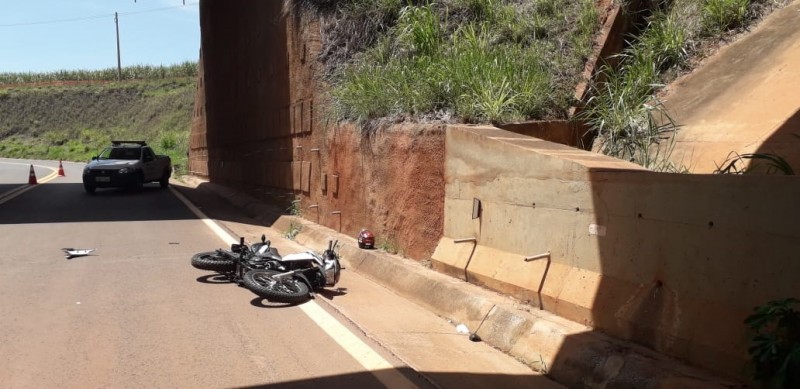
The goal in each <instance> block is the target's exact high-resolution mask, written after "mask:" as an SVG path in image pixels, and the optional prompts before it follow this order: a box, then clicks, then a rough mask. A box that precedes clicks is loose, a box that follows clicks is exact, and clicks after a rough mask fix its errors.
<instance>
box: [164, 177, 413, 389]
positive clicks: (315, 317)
mask: <svg viewBox="0 0 800 389" xmlns="http://www.w3.org/2000/svg"><path fill="white" fill-rule="evenodd" d="M170 190H172V193H174V194H175V196H176V197H178V199H179V200H181V201H182V202H183V203H184V204H186V206H187V207H188V208H189V209H190V210H191V211H192V212H193V213H194V214H195V215H197V217H199V218H200V219H201V220H202V221H203V223H205V224H206V225H207V226H209V228H211V230H213V231H214V232H215V233H216V234H217V236H219V237H220V239H222V240H223V241H224V242H225V243H226V244H231V243H238V240H236V239H235V238H234V237H232V236H231V235H230V234H229V233H228V232H227V231H225V230H224V229H222V227H220V226H219V225H218V224H217V223H216V222H215V221H213V220H211V219H209V218H208V216H206V215H205V214H204V213H203V211H201V210H200V209H198V208H197V207H195V205H194V204H192V203H191V202H190V201H189V200H188V199H187V198H186V197H184V196H183V195H182V194H181V193H180V192H178V191H177V190H176V189H174V188H172V187H170ZM300 309H301V310H302V311H303V313H305V314H306V315H307V316H308V317H309V318H310V319H311V320H312V321H313V322H314V323H316V324H317V325H318V326H319V328H321V329H322V330H323V331H325V333H326V334H328V336H330V337H331V339H333V340H334V341H336V343H338V344H339V346H341V347H342V348H343V349H344V350H345V351H347V353H348V354H350V356H352V357H353V359H355V360H356V361H357V362H358V363H359V364H361V366H363V367H364V368H365V369H367V370H368V371H369V372H370V373H372V374H373V375H374V376H375V378H377V379H378V380H379V381H380V382H381V383H383V384H384V385H386V386H387V387H389V388H417V386H416V385H415V384H414V383H413V382H411V381H410V380H409V379H408V378H406V377H405V376H404V375H402V374H401V373H400V372H399V371H397V370H396V369H395V368H394V366H392V364H391V363H389V362H388V361H386V359H384V358H383V357H382V356H381V355H380V354H378V353H377V352H376V351H375V350H373V349H372V348H371V347H369V345H367V344H366V343H365V342H364V341H363V340H361V339H360V338H359V337H358V336H356V335H355V334H353V332H351V331H350V330H348V329H347V327H345V326H344V325H343V324H342V323H340V322H339V321H338V320H336V318H335V317H333V315H331V314H330V313H328V312H327V311H325V310H324V309H322V307H320V306H319V304H317V302H316V301H313V300H311V301H309V302H307V303H304V304H302V305H300Z"/></svg>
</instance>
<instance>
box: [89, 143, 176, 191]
mask: <svg viewBox="0 0 800 389" xmlns="http://www.w3.org/2000/svg"><path fill="white" fill-rule="evenodd" d="M171 175H172V161H171V160H170V158H169V156H166V155H156V154H155V153H154V152H153V149H151V148H150V146H148V145H147V143H145V142H144V141H112V142H111V147H106V148H105V149H104V150H103V151H102V152H101V153H100V154H99V155H97V156H96V157H92V160H91V161H89V163H88V164H86V167H85V168H83V188H84V189H86V192H87V193H94V191H95V189H97V188H123V187H126V188H133V189H141V188H142V186H143V185H144V184H145V183H146V182H158V183H159V184H161V187H162V188H166V187H168V186H169V177H170V176H171Z"/></svg>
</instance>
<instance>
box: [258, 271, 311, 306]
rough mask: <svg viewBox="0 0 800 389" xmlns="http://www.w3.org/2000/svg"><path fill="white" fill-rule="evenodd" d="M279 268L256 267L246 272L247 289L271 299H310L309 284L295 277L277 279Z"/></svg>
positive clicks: (291, 302) (301, 300)
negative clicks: (275, 276)
mask: <svg viewBox="0 0 800 389" xmlns="http://www.w3.org/2000/svg"><path fill="white" fill-rule="evenodd" d="M276 274H281V272H279V271H277V270H266V269H255V270H250V271H248V272H247V273H245V274H244V277H243V278H242V282H243V283H244V286H245V287H246V288H247V289H250V291H252V292H253V293H255V294H257V295H259V296H261V297H264V298H266V299H267V300H270V301H277V302H282V303H289V304H297V303H302V302H303V301H306V300H308V295H309V293H310V290H309V289H308V285H306V284H305V283H304V282H302V281H299V280H297V279H295V278H288V279H282V280H276V279H275V278H273V276H274V275H276Z"/></svg>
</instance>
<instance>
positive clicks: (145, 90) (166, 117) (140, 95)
mask: <svg viewBox="0 0 800 389" xmlns="http://www.w3.org/2000/svg"><path fill="white" fill-rule="evenodd" d="M0 90H4V91H5V93H4V94H2V95H0V156H2V157H11V158H36V159H50V160H67V161H87V160H89V159H90V158H91V157H92V156H94V155H97V154H98V153H99V152H100V151H101V150H102V149H103V148H104V147H106V146H108V145H109V144H110V142H111V140H112V139H135V140H138V139H141V140H145V141H147V142H148V144H150V145H151V146H152V147H153V148H154V150H155V151H156V153H158V154H165V155H169V156H170V158H171V159H172V162H173V165H174V167H175V170H176V174H184V173H185V172H186V166H187V161H186V159H187V156H186V153H187V150H188V139H189V131H190V129H191V128H190V127H191V114H192V109H193V106H194V79H193V78H184V79H165V80H138V81H125V82H121V83H119V82H110V83H103V84H89V85H77V86H47V87H41V86H40V87H26V86H24V85H23V86H15V87H13V88H6V89H0Z"/></svg>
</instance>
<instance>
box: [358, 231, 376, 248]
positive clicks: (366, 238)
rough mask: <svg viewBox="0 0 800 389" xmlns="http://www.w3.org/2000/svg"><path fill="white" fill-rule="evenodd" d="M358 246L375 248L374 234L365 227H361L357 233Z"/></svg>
mask: <svg viewBox="0 0 800 389" xmlns="http://www.w3.org/2000/svg"><path fill="white" fill-rule="evenodd" d="M358 247H359V248H362V249H373V248H375V234H373V233H372V232H371V231H370V230H368V229H366V228H362V229H361V232H359V233H358Z"/></svg>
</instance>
